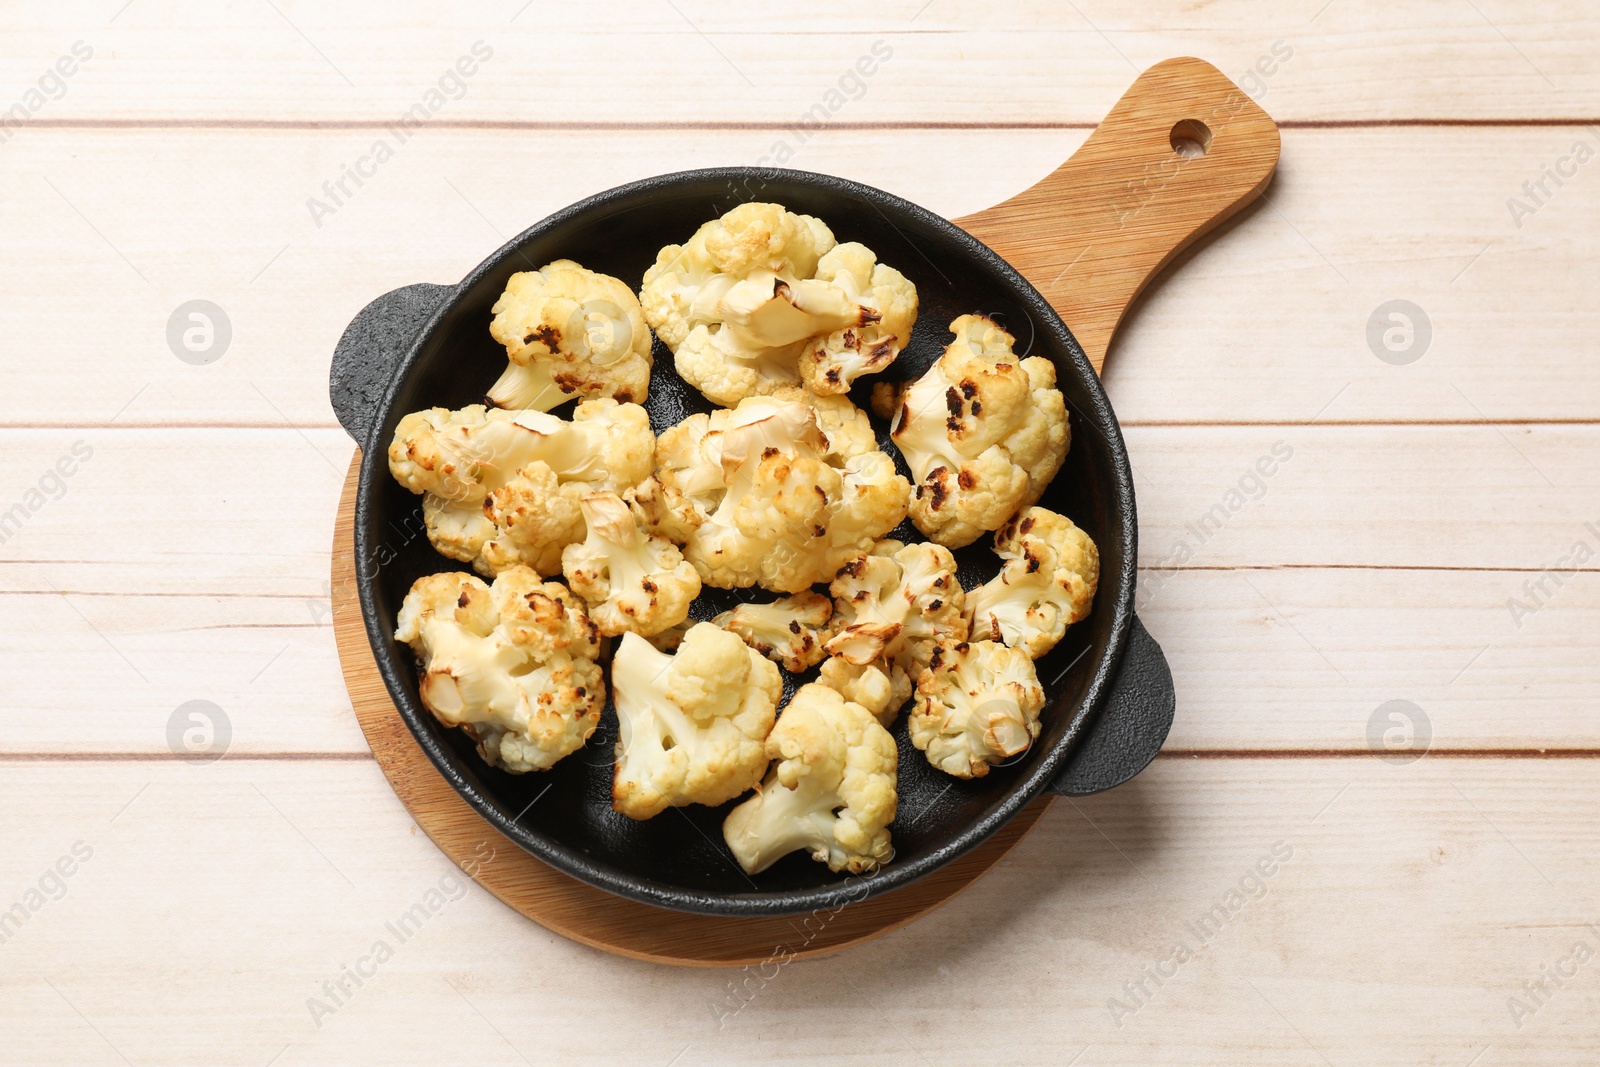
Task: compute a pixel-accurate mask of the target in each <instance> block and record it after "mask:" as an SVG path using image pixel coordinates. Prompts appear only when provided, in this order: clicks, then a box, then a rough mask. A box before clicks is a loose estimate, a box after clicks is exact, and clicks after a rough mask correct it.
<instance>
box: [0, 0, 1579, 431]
mask: <svg viewBox="0 0 1600 1067" xmlns="http://www.w3.org/2000/svg"><path fill="white" fill-rule="evenodd" d="M930 10H932V9H930ZM130 16H131V10H130ZM525 17H526V16H525ZM1325 17H1332V13H1331V12H1330V14H1329V15H1328V16H1325ZM1084 135H1085V131H1081V130H1068V131H1008V132H999V133H997V132H994V131H985V132H974V131H959V130H954V131H953V130H943V131H911V132H908V131H900V132H881V131H835V132H828V133H823V134H818V135H817V136H816V137H814V138H812V140H810V141H809V142H807V143H806V144H805V145H804V146H802V148H801V151H800V152H799V154H797V155H796V157H795V158H794V159H793V160H791V163H792V164H793V165H795V166H799V167H808V168H812V169H817V170H823V171H832V172H836V173H842V174H846V175H849V176H851V177H855V178H858V179H860V180H863V181H866V182H868V183H869V184H874V185H878V186H881V187H885V188H888V189H890V190H891V191H894V192H897V193H900V194H902V195H904V196H907V197H908V198H910V199H912V200H915V201H917V202H919V203H923V204H925V205H927V206H928V207H930V208H932V209H934V210H937V211H941V212H944V213H946V214H948V215H952V216H955V215H961V214H964V213H968V212H971V211H974V210H977V209H980V208H983V207H987V206H989V205H990V204H993V203H996V202H998V201H1000V200H1002V199H1004V198H1005V197H1007V196H1010V195H1011V194H1013V193H1015V192H1017V191H1018V190H1019V189H1022V188H1024V187H1025V186H1027V185H1028V184H1030V183H1032V182H1034V181H1037V180H1039V179H1040V178H1042V177H1043V176H1044V175H1045V174H1047V173H1049V172H1050V171H1051V170H1052V169H1053V168H1054V167H1055V166H1056V165H1057V164H1059V163H1060V162H1061V160H1063V159H1065V158H1066V157H1067V156H1068V155H1069V154H1071V152H1072V151H1073V150H1074V149H1075V148H1076V147H1077V145H1078V144H1079V143H1080V142H1081V141H1082V139H1083V137H1084ZM373 136H374V135H373V134H372V133H371V132H368V131H348V130H345V131H311V132H307V131H298V132H294V131H289V132H283V131H279V132H266V133H263V132H260V131H254V132H237V131H236V132H217V131H192V130H191V131H111V132H106V131H100V132H93V131H29V132H28V133H27V135H26V136H18V137H17V138H15V139H14V140H13V141H12V142H11V143H9V144H7V145H5V146H4V150H5V152H6V153H7V158H8V160H9V166H8V167H7V168H6V169H5V170H4V171H3V172H0V226H3V227H4V229H5V232H6V233H7V235H8V238H9V240H10V245H9V247H11V248H12V249H13V255H11V256H8V257H7V258H6V260H5V262H4V263H3V264H0V280H3V284H4V285H5V287H6V290H7V292H9V293H10V294H12V299H10V300H8V301H7V302H6V304H5V306H4V307H3V308H0V328H3V329H4V330H5V331H6V335H7V337H8V338H9V344H8V347H7V349H6V352H7V355H5V356H4V357H0V358H3V359H4V361H5V362H4V365H5V367H6V371H7V382H8V390H9V392H8V397H9V399H10V401H11V402H10V403H9V404H8V405H7V407H6V410H5V412H4V413H3V414H0V421H3V423H4V424H7V425H19V424H21V425H39V424H49V425H55V424H62V423H68V424H84V425H104V424H106V423H107V422H108V421H110V420H111V419H112V418H113V417H115V419H116V421H117V423H118V424H123V423H133V424H149V425H171V424H178V423H183V424H195V423H199V424H207V423H209V424H217V423H223V424H247V425H259V426H270V425H281V424H282V423H283V422H284V421H285V420H289V421H293V422H295V423H296V424H299V425H321V426H330V425H332V413H331V411H330V410H329V407H328V401H327V364H328V360H329V358H330V355H331V353H332V350H333V347H334V345H335V343H336V342H337V340H338V337H339V335H340V333H341V332H342V330H343V328H344V326H345V325H346V323H348V321H349V320H350V318H351V317H352V316H353V315H354V314H355V312H356V311H357V310H359V308H360V307H361V306H362V305H363V304H365V303H366V302H367V301H368V300H369V299H371V298H372V297H374V296H376V295H378V294H380V293H382V292H384V291H386V290H388V289H391V288H395V287H397V286H400V285H404V284H408V283H411V282H415V281H441V282H443V281H450V280H452V279H455V278H459V277H461V276H462V275H463V274H464V273H466V272H467V271H468V270H470V269H471V268H472V267H473V266H475V265H476V264H477V263H478V262H479V261H480V260H481V259H482V258H483V257H484V256H485V255H486V254H488V252H489V251H490V250H491V249H493V248H494V247H495V246H497V245H498V244H499V243H500V242H501V241H502V240H503V239H504V238H505V237H506V236H507V235H510V234H512V233H515V232H517V231H518V230H520V229H521V228H523V227H525V226H527V225H529V224H531V223H532V222H534V221H536V220H538V219H539V218H541V217H543V216H544V215H546V214H547V213H549V212H550V211H553V210H555V209H557V208H559V207H561V206H563V205H565V204H567V203H570V202H572V201H574V200H577V199H580V198H582V197H583V196H586V195H588V194H590V193H593V192H595V191H597V190H600V189H603V188H606V187H609V186H612V185H616V184H619V183H621V182H624V181H628V180H631V179H635V178H639V177H643V176H646V175H649V174H654V173H659V172H663V171H670V170H677V169H683V168H689V167H697V166H707V165H713V164H727V163H748V162H753V161H755V160H756V159H757V158H759V156H760V155H761V154H762V153H763V152H764V151H766V148H767V146H768V145H769V144H770V143H771V135H770V134H768V133H764V132H760V131H699V132H692V133H684V132H675V133H655V134H646V133H610V134H573V133H551V132H545V133H528V132H519V131H474V132H461V131H436V130H427V131H424V132H423V133H421V134H418V135H417V136H416V137H415V138H414V139H413V140H412V141H410V142H408V143H407V144H406V145H405V146H403V149H402V151H401V152H400V153H399V154H397V155H396V157H395V158H394V159H393V160H391V161H390V162H389V163H387V164H386V165H385V167H384V168H383V169H382V170H380V171H379V173H378V176H377V177H376V178H374V179H372V180H371V181H369V182H367V183H366V184H365V185H364V186H363V187H362V188H360V189H355V190H354V192H356V193H357V194H359V195H357V196H355V197H354V198H352V199H350V200H349V201H348V202H346V203H345V204H344V206H342V207H341V208H339V209H338V211H337V212H336V213H335V214H334V215H332V216H329V217H324V218H322V219H321V220H320V221H321V223H322V225H321V227H320V228H319V227H318V226H317V225H315V223H314V222H313V220H312V219H311V217H310V213H309V211H308V210H307V208H306V201H307V198H309V197H311V196H313V195H317V196H321V195H323V194H322V193H321V185H322V183H323V182H324V181H326V180H330V179H336V178H338V177H339V174H340V168H341V167H342V166H345V165H347V164H349V163H351V162H352V161H353V160H355V159H357V158H358V157H359V156H360V155H361V154H362V153H363V152H365V151H367V150H368V148H369V147H370V145H371V144H372V141H373ZM1580 137H1581V138H1585V139H1587V140H1588V141H1589V142H1590V143H1591V144H1592V145H1596V146H1600V133H1595V132H1586V131H1583V130H1577V129H1546V128H1536V129H1516V130H1503V129H1494V130H1480V129H1453V128H1452V129H1432V130H1414V129H1403V130H1396V129H1382V130H1346V129H1339V130H1289V131H1286V133H1285V140H1284V152H1283V161H1282V163H1281V165H1280V171H1279V175H1278V177H1277V179H1276V181H1275V182H1274V184H1273V186H1272V187H1271V188H1269V189H1268V191H1267V197H1268V199H1269V201H1270V203H1269V204H1268V205H1263V206H1261V207H1259V208H1258V209H1256V210H1255V211H1254V212H1253V213H1251V214H1249V215H1248V216H1247V217H1245V218H1243V219H1242V220H1240V221H1238V222H1236V224H1234V225H1233V227H1232V229H1230V230H1229V231H1228V232H1225V233H1222V234H1220V235H1218V236H1217V237H1216V238H1215V239H1214V240H1212V241H1210V242H1209V243H1207V245H1206V246H1205V247H1204V248H1202V249H1201V250H1199V251H1198V252H1197V253H1195V254H1193V255H1191V256H1188V257H1185V259H1184V261H1180V263H1179V264H1178V266H1177V268H1176V270H1175V272H1174V273H1172V274H1170V275H1169V276H1168V277H1167V278H1166V279H1165V280H1162V281H1158V282H1157V283H1156V285H1155V286H1154V287H1153V289H1152V290H1150V291H1149V292H1148V294H1147V296H1146V297H1145V299H1144V300H1143V302H1142V303H1141V304H1139V305H1137V306H1136V307H1135V309H1134V311H1133V313H1132V314H1131V316H1130V317H1129V318H1128V319H1127V320H1126V322H1125V324H1124V326H1123V334H1122V336H1121V337H1119V339H1118V341H1117V343H1116V345H1115V347H1114V348H1113V351H1112V353H1111V358H1110V362H1109V364H1108V368H1107V386H1108V389H1109V390H1110V392H1111V395H1112V398H1113V400H1114V401H1115V402H1116V404H1117V406H1118V411H1119V414H1120V415H1121V417H1122V418H1123V419H1124V420H1125V421H1128V422H1131V423H1141V422H1170V421H1180V422H1192V421H1201V422H1218V421H1223V422H1227V421H1246V422H1261V421H1269V422H1272V421H1276V422H1302V421H1305V420H1308V419H1311V418H1313V417H1318V418H1319V420H1320V421H1357V422H1359V421H1373V420H1378V421H1417V420H1446V421H1449V420H1468V421H1471V420H1480V419H1483V418H1492V419H1498V420H1526V419H1540V420H1563V419H1584V420H1591V421H1592V420H1596V419H1600V377H1597V376H1596V375H1594V374H1591V373H1585V372H1583V371H1582V370H1581V369H1580V370H1578V371H1574V367H1579V368H1581V367H1584V366H1587V363H1585V362H1583V361H1585V360H1587V359H1588V355H1589V354H1590V353H1591V352H1592V350H1593V343H1594V337H1595V336H1596V334H1597V333H1600V310H1597V309H1596V307H1595V306H1594V304H1593V302H1592V301H1582V300H1575V299H1574V298H1573V297H1572V295H1571V289H1570V287H1569V285H1568V279H1569V277H1570V276H1571V275H1572V272H1573V271H1581V270H1583V269H1585V268H1584V266H1583V265H1584V264H1586V263H1587V261H1588V258H1589V257H1590V255H1591V252H1590V250H1591V249H1592V248H1593V247H1594V246H1595V244H1596V242H1600V179H1596V180H1590V178H1589V177H1588V176H1589V174H1590V171H1589V169H1587V168H1586V169H1583V170H1580V171H1579V172H1578V177H1577V178H1576V179H1574V180H1572V181H1570V182H1568V183H1567V185H1566V186H1565V187H1564V188H1562V189H1559V190H1557V189H1555V188H1554V186H1552V185H1550V184H1549V183H1548V182H1547V185H1546V187H1547V188H1549V189H1551V191H1552V192H1553V193H1554V194H1555V195H1554V196H1553V197H1552V198H1551V199H1550V200H1548V201H1547V202H1546V203H1545V204H1544V205H1543V206H1542V207H1540V208H1539V209H1538V211H1537V212H1536V213H1535V214H1534V215H1532V216H1529V217H1525V218H1523V219H1522V220H1521V221H1522V226H1521V227H1520V228H1518V227H1517V226H1516V225H1514V223H1513V221H1512V218H1511V214H1510V212H1509V210H1508V208H1507V206H1506V201H1507V199H1508V198H1509V197H1512V196H1519V197H1521V196H1524V195H1525V194H1523V193H1522V192H1521V185H1522V183H1523V182H1524V181H1528V180H1530V179H1537V178H1539V176H1540V170H1541V168H1543V167H1544V166H1546V165H1548V164H1551V163H1553V162H1554V161H1555V160H1556V159H1557V158H1558V157H1559V156H1560V155H1561V154H1562V153H1564V152H1566V151H1567V150H1568V148H1569V146H1570V145H1571V144H1572V143H1573V141H1574V140H1575V139H1577V138H1580ZM976 155H982V156H983V157H984V158H990V159H995V160H997V161H1003V162H997V164H996V165H994V166H989V167H984V168H972V167H952V166H951V165H950V161H951V160H953V159H967V158H973V157H974V156H976ZM175 158H181V159H184V160H186V161H187V162H186V163H185V166H184V167H183V168H180V169H176V170H174V169H172V168H170V167H168V166H167V165H166V164H165V163H164V162H162V161H164V160H169V159H175ZM552 158H559V159H561V160H562V165H561V166H559V167H554V168H552V167H549V166H548V165H547V161H548V160H550V159H552ZM1375 160H1378V161H1383V162H1382V163H1380V164H1378V165H1374V162H1373V161H1375ZM1467 160H1470V161H1471V166H1466V165H1465V161H1467ZM530 173H537V174H538V180H537V181H530V180H529V179H528V177H527V176H528V175H529V174H530ZM1597 173H1600V172H1597ZM1440 174H1449V175H1450V180H1449V181H1445V182H1440V181H1439V180H1438V175H1440ZM47 181H48V182H49V183H51V184H46V182H47ZM52 185H53V186H54V189H52V187H51V186H52ZM130 187H138V188H141V189H144V190H147V192H146V193H145V194H144V195H141V196H140V197H137V198H134V197H129V196H127V195H126V190H127V189H128V188H130ZM347 188H353V187H350V186H348V185H347ZM1352 197H1354V198H1356V199H1357V200H1358V201H1359V204H1358V205H1357V204H1354V203H1353V202H1352ZM223 235H225V237H226V239H225V240H223V239H219V236H223ZM102 238H104V239H102ZM64 250H70V254H64ZM124 257H126V258H125V259H124ZM907 269H911V268H910V267H909V266H908V268H907ZM913 273H914V272H913ZM86 288H88V289H92V291H93V293H94V306H95V309H96V312H95V316H96V317H95V318H93V319H92V321H94V322H106V323H109V322H115V323H117V324H118V326H117V327H116V329H115V331H114V332H113V331H112V330H110V329H109V328H105V327H101V328H89V329H86V328H83V327H82V326H79V325H77V324H78V323H80V322H82V321H84V319H83V310H82V305H83V300H84V293H85V291H86ZM1263 294H1267V295H1266V296H1264V295H1263ZM195 298H203V299H207V300H210V301H213V302H215V303H217V304H219V305H220V306H221V307H222V308H223V309H224V311H225V312H226V314H227V315H228V317H229V319H230V323H231V327H232V341H231V346H230V347H229V348H228V350H227V351H226V352H225V353H224V354H223V356H222V357H221V359H220V360H219V361H217V362H214V363H211V364H209V365H205V366H193V365H190V364H189V363H185V362H183V361H181V360H180V359H178V358H177V357H176V356H175V355H174V353H173V351H172V350H171V349H170V348H169V347H168V342H167V328H168V321H169V318H170V317H171V316H172V315H173V312H174V310H175V309H176V308H177V307H178V305H180V304H181V303H183V302H185V301H188V300H191V299H195ZM1394 299H1404V300H1409V301H1412V302H1414V303H1416V304H1418V305H1419V306H1421V307H1422V308H1423V310H1424V312H1425V314H1426V315H1427V316H1428V319H1429V323H1430V331H1431V340H1430V342H1429V346H1428V348H1427V349H1426V350H1424V351H1423V352H1422V355H1421V357H1420V358H1419V359H1418V360H1417V361H1416V362H1413V363H1411V364H1409V365H1403V366H1399V365H1393V364H1390V363H1386V362H1383V361H1382V360H1380V359H1379V358H1377V357H1376V356H1375V355H1374V353H1373V350H1372V349H1371V348H1369V344H1368V335H1367V330H1368V321H1369V319H1370V318H1371V317H1372V315H1373V313H1374V311H1375V310H1376V309H1377V308H1378V307H1379V306H1380V305H1383V304H1385V303H1386V302H1388V301H1391V300H1394ZM108 346H109V347H108ZM108 351H109V352H114V353H115V358H107V353H108ZM63 373H70V374H71V384H70V386H68V385H65V384H64V379H63V377H62V376H63Z"/></svg>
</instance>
